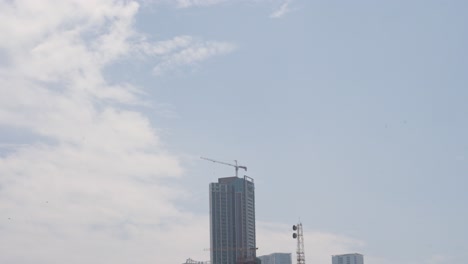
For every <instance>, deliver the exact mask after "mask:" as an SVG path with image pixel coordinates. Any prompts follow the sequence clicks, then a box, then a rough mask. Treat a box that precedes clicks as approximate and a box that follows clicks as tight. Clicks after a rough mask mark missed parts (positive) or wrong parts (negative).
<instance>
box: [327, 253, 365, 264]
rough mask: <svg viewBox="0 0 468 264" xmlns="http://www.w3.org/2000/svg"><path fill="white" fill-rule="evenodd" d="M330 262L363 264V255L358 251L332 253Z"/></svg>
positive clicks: (334, 263)
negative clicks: (339, 253)
mask: <svg viewBox="0 0 468 264" xmlns="http://www.w3.org/2000/svg"><path fill="white" fill-rule="evenodd" d="M332 264H364V256H363V255H361V254H358V253H353V254H344V255H334V256H332Z"/></svg>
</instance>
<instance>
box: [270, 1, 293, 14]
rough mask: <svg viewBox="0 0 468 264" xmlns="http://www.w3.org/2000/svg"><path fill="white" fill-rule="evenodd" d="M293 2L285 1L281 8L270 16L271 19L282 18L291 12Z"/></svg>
mask: <svg viewBox="0 0 468 264" xmlns="http://www.w3.org/2000/svg"><path fill="white" fill-rule="evenodd" d="M291 3H292V0H285V1H284V2H283V3H282V4H281V5H280V7H279V8H278V9H277V10H275V11H274V12H273V13H271V14H270V17H271V18H281V17H283V16H284V15H286V14H287V13H289V12H291V9H290V5H291Z"/></svg>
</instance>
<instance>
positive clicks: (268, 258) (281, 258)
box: [258, 253, 292, 264]
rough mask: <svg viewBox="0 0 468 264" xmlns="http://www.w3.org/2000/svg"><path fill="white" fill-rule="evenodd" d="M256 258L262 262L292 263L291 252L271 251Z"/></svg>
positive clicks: (263, 263)
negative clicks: (271, 252)
mask: <svg viewBox="0 0 468 264" xmlns="http://www.w3.org/2000/svg"><path fill="white" fill-rule="evenodd" d="M258 258H259V259H260V260H261V261H262V264H292V260H291V253H273V254H270V255H265V256H260V257H258Z"/></svg>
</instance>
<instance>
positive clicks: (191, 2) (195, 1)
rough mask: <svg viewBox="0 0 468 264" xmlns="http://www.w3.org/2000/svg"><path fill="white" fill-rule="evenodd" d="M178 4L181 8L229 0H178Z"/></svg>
mask: <svg viewBox="0 0 468 264" xmlns="http://www.w3.org/2000/svg"><path fill="white" fill-rule="evenodd" d="M176 1H177V6H178V7H180V8H187V7H193V6H210V5H215V4H219V3H221V2H226V1H227V0H176Z"/></svg>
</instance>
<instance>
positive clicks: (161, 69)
mask: <svg viewBox="0 0 468 264" xmlns="http://www.w3.org/2000/svg"><path fill="white" fill-rule="evenodd" d="M235 48H236V46H235V45H234V44H232V43H228V42H218V41H203V40H200V39H196V38H193V37H190V36H180V37H176V38H174V39H172V40H169V41H164V42H159V43H156V44H155V45H154V46H152V47H147V48H145V49H144V50H145V51H146V52H147V53H148V54H153V55H161V54H164V55H162V56H159V57H160V60H159V63H158V64H157V65H156V66H155V67H154V69H153V72H154V73H155V74H156V75H161V74H163V73H165V72H167V71H170V70H173V69H174V68H178V67H181V66H185V65H194V64H196V63H198V62H201V61H204V60H207V59H209V58H211V57H214V56H217V55H223V54H228V53H230V52H232V51H234V50H235Z"/></svg>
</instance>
